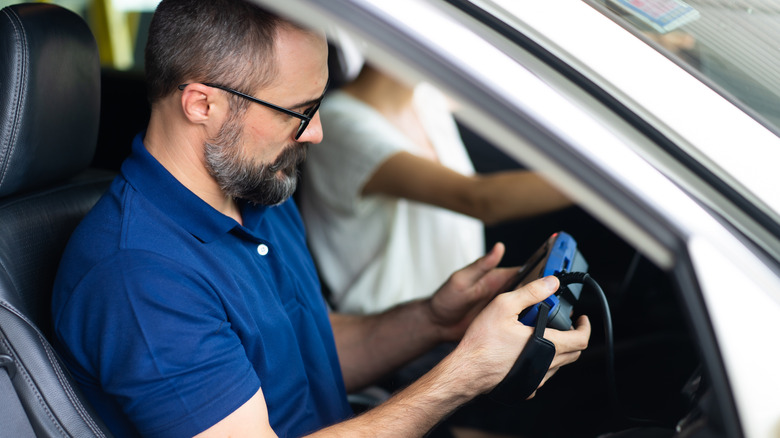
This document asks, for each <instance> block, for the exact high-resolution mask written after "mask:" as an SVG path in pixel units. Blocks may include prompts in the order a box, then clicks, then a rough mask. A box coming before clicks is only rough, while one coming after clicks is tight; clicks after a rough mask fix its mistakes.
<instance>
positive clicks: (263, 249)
mask: <svg viewBox="0 0 780 438" xmlns="http://www.w3.org/2000/svg"><path fill="white" fill-rule="evenodd" d="M257 253H258V254H260V255H261V256H264V255H266V254H268V246H267V245H266V244H265V243H261V244H260V245H257Z"/></svg>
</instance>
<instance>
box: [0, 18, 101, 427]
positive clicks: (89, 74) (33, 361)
mask: <svg viewBox="0 0 780 438" xmlns="http://www.w3.org/2000/svg"><path fill="white" fill-rule="evenodd" d="M99 110H100V65H99V59H98V52H97V46H96V43H95V40H94V37H93V36H92V34H91V32H90V30H89V28H88V27H87V26H86V24H85V23H84V21H83V20H82V19H81V18H80V17H79V16H78V15H76V14H74V13H72V12H70V11H68V10H67V9H64V8H61V7H58V6H55V5H51V4H42V3H36V4H25V5H15V6H9V7H6V8H4V9H2V10H0V436H19V437H24V436H38V437H54V436H57V437H63V436H74V437H103V436H110V434H109V433H108V432H107V429H106V428H105V426H104V425H103V423H102V422H101V421H100V420H99V419H98V418H96V417H95V416H94V415H93V411H92V409H91V408H90V407H89V405H88V403H87V402H86V401H85V399H84V398H83V396H82V394H81V392H80V391H79V389H78V387H77V386H76V384H75V382H74V381H73V380H72V378H71V376H70V374H69V373H68V371H67V370H66V369H65V367H64V366H63V364H62V362H61V361H60V359H59V358H58V356H57V354H56V353H55V351H54V350H53V349H52V347H51V345H50V344H49V341H48V339H50V337H49V335H50V334H51V322H50V318H51V317H50V301H51V289H52V284H53V282H54V276H55V274H56V271H57V265H58V263H59V259H60V255H61V253H62V251H63V249H64V246H65V244H66V242H67V240H68V238H69V236H70V234H71V232H72V231H73V229H74V228H75V226H76V225H77V224H78V222H79V221H80V220H81V218H82V217H83V216H84V214H86V212H87V211H88V210H89V209H90V208H91V207H92V206H93V205H94V203H95V202H96V201H97V199H98V198H99V196H100V195H101V194H102V193H103V192H104V191H105V189H106V188H107V187H108V185H109V183H110V181H111V179H112V178H113V173H112V172H109V171H97V170H91V169H88V166H89V165H90V163H91V161H92V157H93V155H94V152H95V148H96V139H97V131H98V122H99V120H98V118H99ZM33 434H34V435H33Z"/></svg>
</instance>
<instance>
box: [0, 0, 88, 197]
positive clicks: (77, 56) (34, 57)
mask: <svg viewBox="0 0 780 438" xmlns="http://www.w3.org/2000/svg"><path fill="white" fill-rule="evenodd" d="M99 118H100V60H99V56H98V51H97V44H96V43H95V38H94V37H93V36H92V33H91V32H90V30H89V28H88V27H87V25H86V23H85V22H84V21H83V20H82V19H81V17H79V16H78V15H76V14H75V13H73V12H71V11H69V10H67V9H64V8H62V7H59V6H56V5H52V4H41V3H34V4H33V3H31V4H23V5H14V6H8V7H6V8H4V9H2V10H0V196H6V195H9V194H13V193H17V192H21V191H25V190H28V189H33V188H38V187H42V186H45V185H48V184H51V183H53V182H57V181H61V180H65V179H68V178H69V177H71V176H73V175H75V174H77V173H79V172H80V171H82V170H84V169H86V168H87V167H88V166H89V164H90V163H91V161H92V157H93V155H94V153H95V147H96V141H97V133H98V123H99Z"/></svg>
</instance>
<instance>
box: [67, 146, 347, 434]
mask: <svg viewBox="0 0 780 438" xmlns="http://www.w3.org/2000/svg"><path fill="white" fill-rule="evenodd" d="M241 207H242V211H241V212H242V218H243V221H244V225H243V226H242V225H239V224H238V223H237V222H236V221H235V220H233V219H231V218H229V217H227V216H225V215H223V214H221V213H219V212H218V211H216V210H215V209H213V208H212V207H211V206H209V205H208V204H206V203H205V202H204V201H203V200H201V199H200V198H198V197H197V196H195V194H193V193H192V192H190V191H189V190H188V189H187V188H185V187H184V186H183V185H181V184H180V183H179V182H178V181H177V180H176V179H175V178H174V177H173V176H172V175H171V174H170V173H169V172H168V171H167V170H166V169H165V168H164V167H163V166H162V165H160V164H159V162H157V161H156V160H155V159H154V157H152V156H151V155H150V154H149V153H148V152H147V151H146V148H145V147H144V145H143V142H142V136H141V135H139V136H138V137H136V139H135V140H134V142H133V151H132V155H131V156H130V157H129V158H128V159H127V160H126V161H125V162H124V163H123V165H122V168H121V173H120V175H119V176H118V177H117V178H116V180H115V181H114V182H113V184H112V185H111V187H110V189H109V190H108V192H107V193H106V194H105V195H104V196H103V198H102V199H101V200H100V201H99V202H98V203H97V205H96V206H95V207H94V208H93V210H92V211H91V212H90V213H89V214H88V215H87V217H86V218H85V219H84V220H83V222H82V223H81V224H80V225H79V227H78V228H77V229H76V231H75V233H74V234H73V236H72V237H71V240H70V242H69V244H68V247H67V249H66V252H65V254H64V257H63V260H62V263H61V265H60V271H59V274H58V277H57V280H56V284H55V290H54V297H53V309H52V310H53V316H54V326H55V336H56V339H55V343H56V345H57V348H58V349H59V350H60V352H61V353H62V356H63V359H64V360H65V362H66V363H67V365H68V367H69V368H70V370H71V372H72V374H73V375H74V377H75V378H76V380H77V381H78V382H79V384H80V386H81V388H82V389H83V390H84V392H85V393H86V396H87V397H88V398H89V399H90V401H91V402H92V404H93V405H94V407H95V408H96V409H97V411H98V413H99V414H100V416H101V418H103V419H104V420H105V421H106V423H107V424H108V426H109V427H110V428H111V430H112V431H113V432H114V433H115V434H116V435H117V436H119V437H124V436H138V435H143V436H150V437H157V436H159V437H177V436H192V435H195V434H197V433H199V432H201V431H203V430H205V429H207V428H208V427H210V426H212V425H214V424H215V423H217V422H218V421H220V420H221V419H223V418H225V417H226V416H227V415H229V414H230V413H231V412H233V411H234V410H236V409H237V408H238V407H240V406H241V405H242V404H244V403H245V402H246V401H247V400H249V398H250V397H252V395H254V394H255V393H256V392H257V390H258V389H259V388H261V387H262V390H263V395H264V396H265V401H266V404H267V405H268V412H269V416H270V423H271V426H272V427H273V429H274V431H275V432H276V433H277V434H278V435H279V436H282V437H292V436H299V435H303V434H305V433H308V432H311V431H313V430H316V429H319V428H321V427H323V426H326V425H329V424H332V423H335V422H338V421H340V420H343V419H345V418H346V417H348V416H350V415H351V414H352V412H351V410H350V408H349V405H348V403H347V399H346V394H345V389H344V381H343V378H342V375H341V369H340V367H339V362H338V357H337V354H336V348H335V344H334V340H333V333H332V330H331V326H330V322H329V319H328V314H327V309H326V306H325V304H324V301H323V298H322V295H321V293H320V285H319V280H318V278H317V274H316V271H315V268H314V265H313V263H312V260H311V256H310V254H309V251H308V248H307V246H306V242H305V235H304V230H303V225H302V222H301V219H300V217H299V214H298V210H297V208H296V206H295V204H294V203H293V201H292V200H289V201H287V202H285V203H283V204H281V205H279V206H276V207H262V206H260V207H257V206H252V205H249V204H245V205H242V206H241Z"/></svg>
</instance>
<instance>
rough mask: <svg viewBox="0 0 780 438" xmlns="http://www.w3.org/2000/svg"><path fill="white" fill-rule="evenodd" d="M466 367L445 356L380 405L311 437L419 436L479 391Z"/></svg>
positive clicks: (466, 363) (475, 380)
mask: <svg viewBox="0 0 780 438" xmlns="http://www.w3.org/2000/svg"><path fill="white" fill-rule="evenodd" d="M459 364H461V365H459ZM467 368H469V366H468V361H462V360H458V359H457V358H456V357H455V355H450V356H447V357H446V358H444V359H443V360H442V361H441V362H440V363H439V364H438V365H437V366H435V367H434V368H433V369H432V370H431V371H429V372H428V373H427V374H425V375H424V376H423V377H421V378H420V379H418V380H417V381H415V382H414V383H412V384H411V385H410V386H408V387H407V388H406V389H404V390H402V391H400V392H398V393H396V394H395V395H393V396H392V397H391V398H390V399H389V400H387V401H386V402H384V403H382V404H381V405H379V406H377V407H375V408H373V409H371V410H369V411H367V412H365V413H363V414H361V415H360V416H358V417H355V418H353V419H351V420H348V421H345V422H342V423H339V424H337V425H335V426H331V427H329V428H326V429H323V430H321V431H319V432H318V433H316V434H314V435H313V436H315V437H327V436H339V437H343V436H361V437H362V436H375V437H384V436H387V437H398V436H403V437H418V436H423V435H425V433H426V432H428V431H429V430H430V429H431V428H433V427H434V426H435V425H436V424H437V423H438V422H440V421H441V420H442V419H443V418H445V417H446V416H447V415H448V414H449V413H451V412H452V411H454V410H455V409H457V408H458V407H460V406H461V405H463V404H464V403H466V402H467V401H469V400H470V399H472V398H473V397H474V396H476V395H477V394H478V393H479V392H480V385H482V383H481V382H479V380H480V379H479V378H477V377H478V376H475V373H474V372H473V371H474V370H470V369H467Z"/></svg>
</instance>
